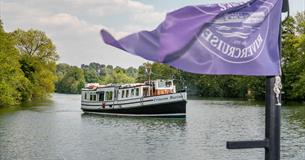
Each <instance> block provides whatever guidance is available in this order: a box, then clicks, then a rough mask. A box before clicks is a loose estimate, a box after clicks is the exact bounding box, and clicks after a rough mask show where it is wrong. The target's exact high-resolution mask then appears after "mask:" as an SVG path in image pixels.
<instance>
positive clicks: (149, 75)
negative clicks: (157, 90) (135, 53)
mask: <svg viewBox="0 0 305 160" xmlns="http://www.w3.org/2000/svg"><path fill="white" fill-rule="evenodd" d="M151 68H152V64H151V63H149V62H147V63H145V71H146V73H147V75H148V84H149V87H148V94H149V96H150V85H151Z"/></svg>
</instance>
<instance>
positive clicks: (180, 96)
mask: <svg viewBox="0 0 305 160" xmlns="http://www.w3.org/2000/svg"><path fill="white" fill-rule="evenodd" d="M178 98H183V96H182V95H178V96H170V99H178Z"/></svg>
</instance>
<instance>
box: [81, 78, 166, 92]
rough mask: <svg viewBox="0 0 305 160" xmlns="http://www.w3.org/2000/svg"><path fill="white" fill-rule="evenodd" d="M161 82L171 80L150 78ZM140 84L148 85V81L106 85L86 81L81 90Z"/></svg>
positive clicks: (128, 86) (130, 86)
mask: <svg viewBox="0 0 305 160" xmlns="http://www.w3.org/2000/svg"><path fill="white" fill-rule="evenodd" d="M160 81H161V82H162V81H172V80H164V79H157V80H152V81H151V82H160ZM140 86H149V82H148V81H146V82H144V83H128V84H113V83H110V84H106V85H101V84H99V83H87V84H86V85H85V88H83V89H82V90H96V89H100V88H119V89H122V88H134V87H140Z"/></svg>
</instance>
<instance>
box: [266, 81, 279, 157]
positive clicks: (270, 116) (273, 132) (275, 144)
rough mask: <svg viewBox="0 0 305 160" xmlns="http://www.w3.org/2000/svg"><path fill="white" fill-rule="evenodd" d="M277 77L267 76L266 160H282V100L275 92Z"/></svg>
mask: <svg viewBox="0 0 305 160" xmlns="http://www.w3.org/2000/svg"><path fill="white" fill-rule="evenodd" d="M277 79H279V77H274V76H272V77H266V112H265V114H266V115H265V136H266V138H265V141H266V142H267V146H265V160H280V141H281V139H280V138H281V137H280V130H281V102H280V97H279V99H277V98H276V97H277V96H276V93H275V90H276V89H275V88H276V87H277V86H276V85H275V84H276V81H277ZM279 94H280V93H279Z"/></svg>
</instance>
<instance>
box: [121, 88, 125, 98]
mask: <svg viewBox="0 0 305 160" xmlns="http://www.w3.org/2000/svg"><path fill="white" fill-rule="evenodd" d="M124 95H125V90H122V98H124Z"/></svg>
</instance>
